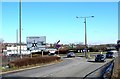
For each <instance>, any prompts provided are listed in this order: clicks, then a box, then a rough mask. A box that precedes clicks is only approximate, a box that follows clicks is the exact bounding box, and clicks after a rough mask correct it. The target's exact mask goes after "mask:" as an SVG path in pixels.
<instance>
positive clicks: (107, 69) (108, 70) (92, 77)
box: [83, 60, 114, 79]
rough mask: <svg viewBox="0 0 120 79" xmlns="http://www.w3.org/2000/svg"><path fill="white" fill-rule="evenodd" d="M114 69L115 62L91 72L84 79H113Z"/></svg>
mask: <svg viewBox="0 0 120 79" xmlns="http://www.w3.org/2000/svg"><path fill="white" fill-rule="evenodd" d="M113 67H114V60H112V61H110V62H108V63H106V64H105V65H103V66H101V67H100V68H98V69H96V70H94V71H92V72H90V73H89V74H87V75H86V76H85V77H84V78H83V79H111V76H112V72H113Z"/></svg>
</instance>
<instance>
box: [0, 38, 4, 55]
mask: <svg viewBox="0 0 120 79" xmlns="http://www.w3.org/2000/svg"><path fill="white" fill-rule="evenodd" d="M3 42H4V40H3V39H2V38H0V53H2V50H3V48H4V44H3Z"/></svg>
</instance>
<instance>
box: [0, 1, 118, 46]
mask: <svg viewBox="0 0 120 79" xmlns="http://www.w3.org/2000/svg"><path fill="white" fill-rule="evenodd" d="M1 5H2V28H1V29H2V38H3V39H4V42H16V41H17V40H16V36H17V35H16V34H17V32H16V30H17V29H19V3H18V2H2V4H1ZM76 16H79V17H89V16H94V18H87V20H86V27H87V43H88V44H108V43H116V41H117V39H118V3H117V2H22V42H25V43H26V37H28V36H46V42H47V43H55V42H57V41H58V40H60V43H63V44H69V43H80V42H82V43H84V40H85V39H84V38H85V37H84V36H85V34H84V33H85V28H84V26H85V25H84V18H76Z"/></svg>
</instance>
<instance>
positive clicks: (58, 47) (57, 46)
mask: <svg viewBox="0 0 120 79" xmlns="http://www.w3.org/2000/svg"><path fill="white" fill-rule="evenodd" d="M59 42H60V40H58V42H57V44H56V48H57V50H58V55H59V49H60V47H61V45H59V44H58V43H59Z"/></svg>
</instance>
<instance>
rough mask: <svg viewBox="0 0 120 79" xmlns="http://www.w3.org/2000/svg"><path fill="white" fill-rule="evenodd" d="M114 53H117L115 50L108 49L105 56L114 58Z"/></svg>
mask: <svg viewBox="0 0 120 79" xmlns="http://www.w3.org/2000/svg"><path fill="white" fill-rule="evenodd" d="M116 55H117V51H115V50H114V51H108V52H107V53H106V58H115V57H116Z"/></svg>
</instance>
